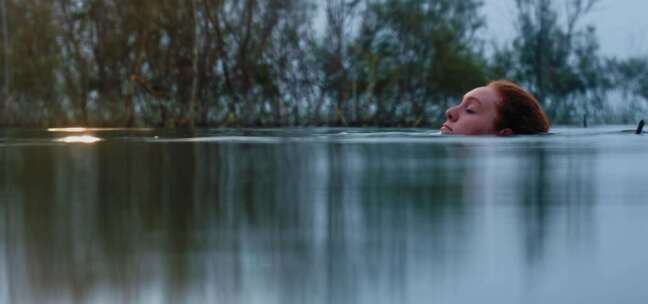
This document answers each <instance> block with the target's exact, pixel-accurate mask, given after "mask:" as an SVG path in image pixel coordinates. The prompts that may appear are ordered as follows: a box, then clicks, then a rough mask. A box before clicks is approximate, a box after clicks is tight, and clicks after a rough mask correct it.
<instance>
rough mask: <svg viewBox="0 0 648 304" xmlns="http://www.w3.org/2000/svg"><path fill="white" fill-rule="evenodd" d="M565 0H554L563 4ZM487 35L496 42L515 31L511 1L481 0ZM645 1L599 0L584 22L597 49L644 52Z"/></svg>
mask: <svg viewBox="0 0 648 304" xmlns="http://www.w3.org/2000/svg"><path fill="white" fill-rule="evenodd" d="M564 1H566V0H556V1H555V3H557V4H560V3H564ZM484 3H485V7H484V9H485V12H486V17H487V19H488V30H487V36H489V37H491V38H495V39H496V40H499V41H504V40H508V39H510V38H511V37H512V36H513V34H514V33H515V29H514V28H513V20H514V19H515V15H514V13H515V4H514V3H515V1H514V0H484ZM647 14H648V0H601V1H600V2H599V4H598V6H597V7H596V8H595V9H594V11H593V12H592V13H591V14H590V15H589V16H588V18H587V20H584V21H585V23H584V24H592V25H594V26H595V27H596V30H597V34H598V37H599V42H600V44H601V51H602V52H603V53H604V54H606V55H615V56H622V57H626V56H637V55H644V56H646V55H648V17H647V16H646V15H647Z"/></svg>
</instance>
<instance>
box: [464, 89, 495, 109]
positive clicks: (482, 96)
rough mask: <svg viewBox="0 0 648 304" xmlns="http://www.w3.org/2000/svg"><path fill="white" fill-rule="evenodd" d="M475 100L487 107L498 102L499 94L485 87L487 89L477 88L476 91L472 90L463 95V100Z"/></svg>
mask: <svg viewBox="0 0 648 304" xmlns="http://www.w3.org/2000/svg"><path fill="white" fill-rule="evenodd" d="M472 98H476V99H478V100H479V101H480V103H481V104H482V105H485V106H488V105H492V106H494V105H496V104H497V103H498V102H499V100H500V97H499V94H497V91H495V89H494V88H492V87H490V86H487V87H479V88H476V89H473V90H472V91H470V92H468V93H466V95H464V98H463V99H464V100H468V99H472Z"/></svg>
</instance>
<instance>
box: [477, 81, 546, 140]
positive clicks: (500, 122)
mask: <svg viewBox="0 0 648 304" xmlns="http://www.w3.org/2000/svg"><path fill="white" fill-rule="evenodd" d="M488 86H490V87H492V88H494V89H495V91H497V93H498V94H499V95H500V97H501V101H500V102H499V104H498V107H497V119H496V121H495V128H496V129H497V130H503V129H506V128H509V129H511V131H512V133H513V134H539V133H547V132H548V131H549V119H547V115H546V114H545V113H544V112H543V111H542V108H541V107H540V104H539V103H538V100H537V99H536V98H535V97H533V95H531V94H530V93H529V92H527V91H525V90H524V89H522V88H521V87H520V86H519V85H517V84H515V83H513V82H511V81H508V80H496V81H492V82H490V83H489V84H488Z"/></svg>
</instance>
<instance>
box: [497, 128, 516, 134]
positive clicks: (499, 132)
mask: <svg viewBox="0 0 648 304" xmlns="http://www.w3.org/2000/svg"><path fill="white" fill-rule="evenodd" d="M509 135H513V130H511V128H505V129H501V130H499V131H497V136H509Z"/></svg>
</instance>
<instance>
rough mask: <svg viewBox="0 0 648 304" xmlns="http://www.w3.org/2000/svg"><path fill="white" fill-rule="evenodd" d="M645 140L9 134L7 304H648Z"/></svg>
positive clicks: (1, 255)
mask: <svg viewBox="0 0 648 304" xmlns="http://www.w3.org/2000/svg"><path fill="white" fill-rule="evenodd" d="M630 129H632V126H610V127H601V128H593V129H570V128H558V129H555V130H553V131H554V133H555V134H554V135H547V136H532V137H510V138H469V137H444V136H439V135H438V134H437V132H436V130H384V129H287V130H272V129H259V130H198V131H164V130H148V129H133V130H120V129H113V130H110V129H98V130H50V131H45V130H2V131H0V164H1V167H0V168H1V170H2V172H1V173H0V303H278V304H289V303H336V304H337V303H543V304H544V303H648V243H647V239H648V238H647V237H648V165H647V161H648V134H644V135H634V134H632V133H631V132H621V130H630ZM83 135H87V136H85V137H83ZM91 136H92V137H91ZM97 140H98V141H97Z"/></svg>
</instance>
